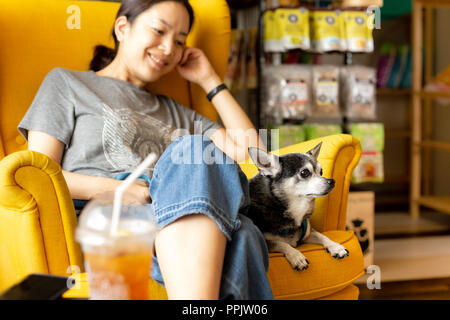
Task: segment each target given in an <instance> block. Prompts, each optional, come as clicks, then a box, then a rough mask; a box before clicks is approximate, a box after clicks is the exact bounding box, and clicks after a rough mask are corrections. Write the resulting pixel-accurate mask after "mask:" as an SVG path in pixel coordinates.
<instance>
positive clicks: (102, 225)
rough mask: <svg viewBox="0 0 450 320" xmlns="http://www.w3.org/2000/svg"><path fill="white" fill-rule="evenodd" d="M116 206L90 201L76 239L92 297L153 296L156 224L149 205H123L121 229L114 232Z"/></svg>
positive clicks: (113, 298)
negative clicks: (152, 278)
mask: <svg viewBox="0 0 450 320" xmlns="http://www.w3.org/2000/svg"><path fill="white" fill-rule="evenodd" d="M111 216H112V205H105V203H104V202H96V203H89V204H88V206H86V208H85V209H84V210H83V212H82V214H81V216H80V221H79V225H78V227H77V230H76V238H77V240H78V242H80V244H81V247H82V251H83V254H84V260H85V266H86V271H87V273H88V281H89V297H90V299H95V300H98V299H100V300H147V299H149V282H150V267H151V262H152V248H153V240H154V237H155V235H156V224H155V223H154V222H153V219H152V218H153V215H152V212H151V208H150V207H149V206H140V207H136V206H134V207H130V206H126V205H124V206H123V210H122V212H121V217H120V221H119V227H118V232H117V233H116V234H115V235H111V233H110V227H111Z"/></svg>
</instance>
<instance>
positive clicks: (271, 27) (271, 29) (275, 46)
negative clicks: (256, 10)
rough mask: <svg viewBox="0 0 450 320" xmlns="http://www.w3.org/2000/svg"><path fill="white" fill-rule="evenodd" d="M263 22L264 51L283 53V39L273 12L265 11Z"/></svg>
mask: <svg viewBox="0 0 450 320" xmlns="http://www.w3.org/2000/svg"><path fill="white" fill-rule="evenodd" d="M263 21H264V51H265V52H283V51H284V46H283V39H282V34H281V29H280V23H279V21H278V18H277V15H276V13H275V10H267V11H265V12H264V14H263Z"/></svg>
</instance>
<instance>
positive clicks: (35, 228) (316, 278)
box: [0, 0, 363, 299]
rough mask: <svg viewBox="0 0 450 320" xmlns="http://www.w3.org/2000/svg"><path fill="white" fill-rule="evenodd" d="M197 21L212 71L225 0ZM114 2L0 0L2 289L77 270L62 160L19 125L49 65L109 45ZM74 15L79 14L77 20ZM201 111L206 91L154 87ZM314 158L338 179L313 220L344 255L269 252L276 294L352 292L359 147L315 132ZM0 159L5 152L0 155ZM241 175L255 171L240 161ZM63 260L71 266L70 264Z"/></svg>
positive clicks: (197, 2)
mask: <svg viewBox="0 0 450 320" xmlns="http://www.w3.org/2000/svg"><path fill="white" fill-rule="evenodd" d="M190 2H191V4H192V6H193V8H194V12H195V15H196V22H195V24H194V26H193V29H192V31H191V34H190V35H189V37H188V45H189V46H195V47H199V48H201V49H202V50H203V51H204V52H205V53H206V55H207V56H208V57H209V58H210V60H211V63H212V64H213V66H214V67H215V69H216V71H217V72H218V74H219V75H220V76H222V77H223V76H224V74H225V70H226V66H227V59H228V49H229V35H230V16H229V10H228V7H227V4H226V1H225V0H208V1H204V0H191V1H190ZM118 6H119V4H118V3H111V2H101V1H98V2H97V1H61V0H41V1H39V2H36V1H34V0H17V1H1V2H0V27H1V30H3V32H1V33H0V46H1V47H3V48H7V50H0V159H1V161H0V291H2V290H3V289H6V288H8V287H9V286H11V285H13V284H14V283H16V282H18V281H20V280H21V279H22V278H24V277H26V276H27V275H28V274H30V273H36V272H39V273H52V274H57V275H66V276H68V275H70V274H71V271H72V272H77V271H80V272H84V268H83V259H82V254H81V250H80V247H79V246H78V244H77V243H76V242H75V240H74V229H75V227H76V224H77V221H76V214H75V210H74V207H73V203H72V199H71V198H70V194H69V191H68V188H67V185H66V182H65V180H64V177H63V175H62V172H61V168H60V166H59V165H58V164H57V163H55V162H54V161H52V160H51V159H49V158H48V157H47V156H45V155H43V154H40V153H38V152H32V151H27V150H26V148H27V145H26V141H25V140H24V139H23V138H22V136H21V135H20V134H19V132H18V131H17V129H16V128H17V125H18V123H19V122H20V120H21V119H22V117H23V115H24V114H25V112H26V110H27V109H28V107H29V106H30V104H31V102H32V100H33V98H34V95H35V94H36V92H37V90H38V88H39V86H40V84H41V82H42V80H43V79H44V77H45V75H46V74H47V73H48V72H49V71H50V70H51V69H52V68H54V67H64V68H68V69H72V70H87V68H88V65H89V61H90V58H91V55H92V49H93V47H94V46H95V45H96V44H98V43H102V44H106V45H109V46H111V47H112V46H113V40H112V38H111V37H110V36H109V34H110V30H111V28H112V25H113V22H114V17H115V15H116V12H117V9H118ZM77 19H78V20H77ZM151 89H152V90H153V91H156V92H158V93H162V94H166V95H168V96H170V97H172V98H174V99H176V100H177V101H179V102H180V103H183V104H184V105H186V106H189V107H192V108H194V109H195V110H197V111H198V112H200V113H202V114H203V115H205V116H207V117H209V118H211V119H213V120H217V113H216V112H215V110H214V108H213V107H212V106H211V104H209V102H208V101H207V100H206V97H205V94H204V92H203V91H202V90H201V88H199V87H197V86H196V85H191V84H190V83H188V82H186V81H185V80H184V79H182V78H181V77H179V76H178V74H176V72H173V73H171V74H169V75H167V76H166V77H164V79H161V81H159V82H158V83H156V84H154V85H152V88H151ZM320 140H321V141H323V146H322V150H321V154H320V157H319V161H320V162H321V163H322V166H323V168H324V175H325V176H327V177H332V178H334V179H335V180H336V187H335V189H334V191H333V192H332V193H330V195H328V196H327V197H324V198H321V199H318V200H317V204H316V209H315V212H314V215H313V226H314V227H315V228H316V229H318V230H319V231H323V232H325V234H326V235H327V236H328V237H330V238H331V239H333V240H335V241H338V242H340V243H342V244H344V245H345V246H346V248H347V249H348V250H349V251H350V256H349V257H348V258H345V259H343V260H335V259H333V258H331V257H330V256H329V254H328V253H326V252H325V250H324V249H323V248H322V247H320V246H318V245H311V244H307V245H303V246H302V247H301V250H302V252H303V253H304V254H305V256H307V258H308V260H309V261H310V262H311V266H310V268H309V269H308V270H304V271H301V272H298V271H294V270H292V268H291V267H290V266H289V264H288V263H287V261H286V260H285V258H284V257H283V256H282V254H278V253H271V254H270V263H269V264H270V266H269V272H268V276H269V280H270V282H271V285H272V289H273V291H274V295H275V297H276V298H279V299H319V298H326V299H336V298H337V299H344V298H345V299H349V298H350V299H356V298H357V297H358V290H357V287H356V286H354V285H351V283H352V282H353V281H354V280H355V279H356V278H358V277H359V276H360V275H361V274H362V273H363V257H362V253H361V249H360V248H359V243H358V241H357V239H356V237H355V236H354V234H353V233H352V232H350V231H345V212H346V205H347V193H348V189H349V184H350V177H351V173H352V171H353V168H354V167H355V165H356V163H357V162H358V160H359V156H360V153H361V149H360V145H359V142H358V141H357V140H356V139H354V138H353V137H351V136H349V135H337V136H329V137H325V138H323V139H320ZM316 142H317V141H308V142H305V143H301V144H297V145H293V146H290V147H288V148H284V149H281V150H280V151H279V154H283V153H287V152H303V151H307V150H308V149H310V148H311V147H312V146H313V145H315V143H316ZM2 158H3V159H2ZM241 166H242V168H243V170H244V172H245V173H246V174H247V176H248V177H251V176H252V175H253V174H254V173H256V168H255V166H254V165H252V164H250V163H245V164H241ZM70 266H77V267H78V268H76V267H73V268H72V269H71V270H70V268H69V267H70ZM79 280H80V283H81V288H78V289H72V290H70V291H69V292H68V293H67V294H66V297H75V296H78V297H82V296H87V295H88V291H87V289H88V287H87V281H86V274H85V273H82V274H81V275H80V276H79ZM151 290H152V291H151V292H152V298H154V299H163V298H167V295H166V292H165V289H164V288H163V287H161V286H160V285H159V284H157V283H156V282H152V284H151Z"/></svg>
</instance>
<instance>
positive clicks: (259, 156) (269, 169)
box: [248, 147, 281, 176]
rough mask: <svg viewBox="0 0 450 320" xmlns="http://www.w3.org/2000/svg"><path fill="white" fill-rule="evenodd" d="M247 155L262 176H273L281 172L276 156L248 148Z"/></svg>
mask: <svg viewBox="0 0 450 320" xmlns="http://www.w3.org/2000/svg"><path fill="white" fill-rule="evenodd" d="M248 154H249V155H250V158H252V160H253V163H254V164H255V165H256V166H257V167H258V170H259V172H260V173H261V174H262V175H264V176H275V175H276V174H277V173H279V172H280V171H281V165H280V158H279V157H277V156H276V155H274V154H271V153H268V152H267V151H264V150H262V149H259V148H255V147H249V148H248Z"/></svg>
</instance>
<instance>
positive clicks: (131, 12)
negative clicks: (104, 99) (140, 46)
mask: <svg viewBox="0 0 450 320" xmlns="http://www.w3.org/2000/svg"><path fill="white" fill-rule="evenodd" d="M165 1H174V2H179V3H181V4H182V5H184V7H185V8H186V10H187V12H188V14H189V18H190V23H189V31H191V27H192V24H193V23H194V10H193V9H192V7H191V5H190V4H189V1H188V0H122V4H121V5H120V8H119V11H118V12H117V16H116V20H117V18H119V17H121V16H125V17H126V18H127V21H128V22H129V23H130V25H132V24H133V21H134V20H135V19H136V18H137V17H138V16H139V15H140V14H141V13H142V12H144V11H146V10H147V9H149V8H150V7H152V6H153V5H155V4H157V3H160V2H165ZM114 23H115V22H114ZM114 29H115V28H114V25H113V28H112V32H111V35H112V36H113V38H114V49H111V48H108V47H106V46H104V45H98V46H96V47H95V49H94V57H93V58H92V60H91V63H90V65H89V69H90V70H93V71H99V70H101V69H103V68H105V67H106V66H107V65H108V64H110V63H111V62H112V61H113V60H114V58H115V57H116V54H117V50H118V49H119V41H117V37H116V32H115V30H114Z"/></svg>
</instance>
